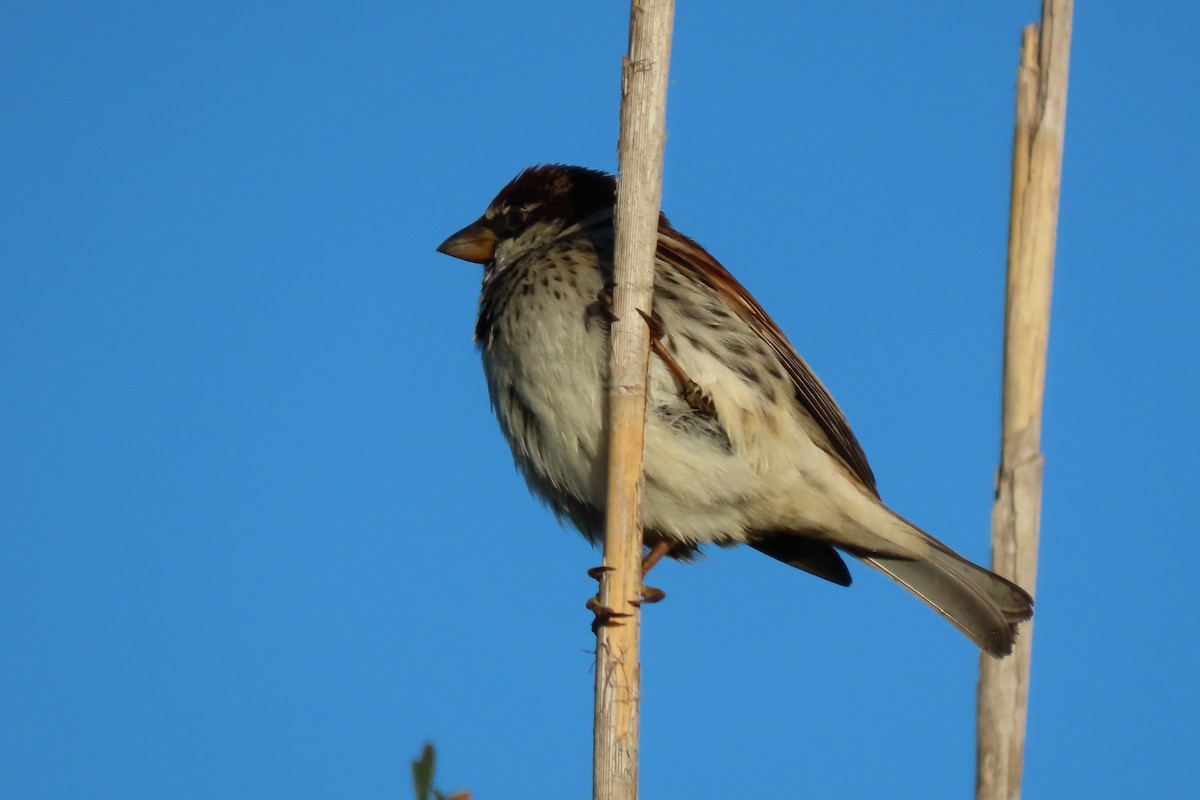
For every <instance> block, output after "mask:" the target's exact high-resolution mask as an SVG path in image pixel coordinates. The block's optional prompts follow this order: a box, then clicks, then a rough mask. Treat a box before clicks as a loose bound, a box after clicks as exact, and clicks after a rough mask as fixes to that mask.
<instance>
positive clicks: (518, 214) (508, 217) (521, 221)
mask: <svg viewBox="0 0 1200 800" xmlns="http://www.w3.org/2000/svg"><path fill="white" fill-rule="evenodd" d="M525 218H526V212H525V209H524V208H522V207H520V206H514V207H512V208H507V209H505V210H504V227H505V228H506V229H507V230H509V231H511V232H513V233H516V232H517V231H519V230H521V229H522V228H524V227H525Z"/></svg>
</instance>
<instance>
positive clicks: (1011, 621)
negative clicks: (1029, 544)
mask: <svg viewBox="0 0 1200 800" xmlns="http://www.w3.org/2000/svg"><path fill="white" fill-rule="evenodd" d="M922 534H923V535H924V536H926V538H927V539H928V541H929V543H930V545H931V546H930V549H929V554H928V555H926V556H924V557H922V558H919V559H902V558H891V557H887V556H878V555H877V556H868V557H865V558H863V561H865V562H866V563H867V564H869V565H871V566H872V567H875V568H876V569H878V570H880V571H881V572H883V573H885V574H886V575H888V576H889V577H891V578H892V579H893V580H895V581H896V582H898V583H899V584H901V585H902V586H904V587H905V588H906V589H908V590H909V591H910V592H912V593H913V594H915V595H916V596H917V597H919V598H921V599H922V600H924V601H925V602H926V603H928V604H929V605H930V606H931V607H932V608H933V609H934V610H935V611H937V612H938V613H939V614H941V615H942V616H943V617H945V618H946V619H947V620H949V621H950V622H951V624H953V625H954V626H955V627H956V628H958V629H959V630H960V631H962V632H963V633H965V634H966V635H967V636H968V637H970V639H971V640H972V641H973V642H975V644H977V645H979V647H980V648H982V649H983V650H985V651H987V652H988V653H990V654H991V655H993V656H996V657H997V658H1000V657H1003V656H1006V655H1008V654H1009V653H1011V652H1012V649H1013V642H1014V641H1015V640H1016V635H1017V625H1019V624H1020V623H1021V622H1024V621H1025V620H1027V619H1029V618H1030V617H1031V616H1033V598H1031V597H1030V596H1029V594H1028V593H1027V592H1026V591H1025V590H1024V589H1022V588H1021V587H1020V586H1017V585H1016V584H1015V583H1012V582H1011V581H1008V580H1006V579H1004V578H1001V577H1000V576H999V575H996V574H995V573H993V572H989V571H988V570H986V569H984V568H983V567H980V566H976V565H975V564H972V563H971V562H970V561H967V560H966V559H965V558H963V557H961V556H959V555H958V554H957V553H955V552H954V551H952V550H950V549H949V548H948V547H946V546H945V545H943V544H942V543H941V542H939V541H937V540H936V539H934V538H933V537H932V536H929V535H928V534H924V533H923V532H922Z"/></svg>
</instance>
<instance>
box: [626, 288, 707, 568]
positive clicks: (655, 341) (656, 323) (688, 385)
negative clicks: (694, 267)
mask: <svg viewBox="0 0 1200 800" xmlns="http://www.w3.org/2000/svg"><path fill="white" fill-rule="evenodd" d="M637 312H638V313H639V314H641V315H642V319H644V320H646V325H648V326H649V327H650V350H651V351H653V353H654V354H655V355H656V356H658V357H659V358H661V359H662V362H663V364H665V365H666V367H667V369H668V370H670V372H671V374H672V375H674V376H675V380H677V381H679V388H680V389H681V390H682V392H683V399H684V400H686V401H687V404H688V405H689V406H691V407H692V409H693V410H695V411H696V413H697V414H703V415H704V416H706V417H715V416H716V415H717V407H716V405H715V404H714V403H713V399H712V398H711V397H709V396H708V393H707V392H705V391H704V389H702V388H700V384H698V383H696V382H695V381H694V380H692V379H691V378H690V377H688V374H687V373H686V372H684V371H683V367H681V366H679V362H678V361H676V360H675V356H673V355H671V351H670V350H668V349H667V348H666V346H665V345H664V344H663V343H662V340H663V337H664V336H665V333H664V331H663V325H662V320H661V319H659V318H658V315H651V314H647V313H646V312H645V311H642V310H641V309H640V308H639V309H638V310H637ZM661 557H662V556H659V558H661ZM656 560H657V559H656Z"/></svg>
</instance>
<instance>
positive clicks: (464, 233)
mask: <svg viewBox="0 0 1200 800" xmlns="http://www.w3.org/2000/svg"><path fill="white" fill-rule="evenodd" d="M438 252H439V253H445V254H446V255H448V256H454V257H455V258H461V259H462V260H463V261H472V262H474V263H476V264H486V263H488V262H489V261H491V260H492V259H493V258H495V257H496V234H495V232H494V231H493V230H492V229H491V228H490V227H488V226H487V224H485V223H484V221H483V220H482V219H478V220H476V221H475V222H472V223H471V224H470V225H468V226H467V227H465V228H463V229H462V230H461V231H459V232H458V233H456V234H454V235H453V236H451V237H450V238H449V239H447V240H446V241H444V242H442V243H441V244H440V245H438Z"/></svg>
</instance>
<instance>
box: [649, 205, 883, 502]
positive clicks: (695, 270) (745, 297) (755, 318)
mask: <svg viewBox="0 0 1200 800" xmlns="http://www.w3.org/2000/svg"><path fill="white" fill-rule="evenodd" d="M658 257H659V258H661V259H663V260H664V261H666V262H669V263H671V264H674V265H675V266H676V267H678V268H679V269H681V270H684V271H685V272H689V273H691V274H693V275H695V276H696V277H697V278H698V279H699V280H701V281H703V282H704V283H705V284H707V285H708V286H710V287H711V288H712V289H713V290H714V291H715V292H717V294H718V295H720V296H721V297H722V298H723V299H724V300H725V302H726V303H727V304H728V306H729V307H730V308H731V309H733V311H735V312H736V313H737V314H738V316H740V317H741V318H742V319H744V320H745V321H746V323H747V324H749V325H750V327H751V328H753V329H754V331H755V333H757V334H758V335H759V337H761V338H762V340H763V341H764V342H766V343H767V345H768V346H770V348H771V350H772V351H774V353H775V355H776V357H777V358H778V359H779V363H780V364H781V365H782V366H783V368H784V370H785V371H786V372H787V374H788V376H789V377H790V378H791V379H792V384H793V385H794V386H795V387H796V399H797V400H799V401H800V403H801V405H803V406H804V409H805V410H806V411H807V412H808V413H809V414H810V415H811V416H812V418H813V420H815V421H816V423H817V425H818V426H819V428H820V430H821V432H822V433H823V434H824V435H825V440H826V441H824V442H821V441H818V442H817V444H818V445H819V446H821V447H822V448H823V449H825V450H826V452H829V453H832V454H834V455H836V456H837V457H838V458H840V459H841V460H842V461H843V462H844V463H845V464H846V466H847V467H849V468H850V470H851V472H853V473H854V475H855V476H856V477H857V478H858V479H859V480H860V481H862V483H863V485H864V486H866V487H867V488H868V489H869V490H870V491H871V492H872V493H874V494H875V495H876V496H878V495H879V491H878V490H877V489H876V488H875V475H874V474H873V473H872V472H871V467H870V465H869V464H867V456H866V453H864V452H863V449H862V445H860V444H859V443H858V439H856V438H855V437H854V433H853V432H852V431H851V430H850V425H849V423H847V422H846V417H845V416H844V415H843V414H842V410H841V409H840V408H838V405H837V403H835V402H834V400H833V397H832V396H831V395H830V394H829V390H828V389H826V388H825V386H824V385H823V384H822V383H821V381H820V380H818V379H817V376H816V375H814V374H813V371H812V370H811V369H810V368H809V366H808V364H805V363H804V359H803V358H801V357H800V354H799V353H797V352H796V348H794V347H792V344H791V342H789V341H788V340H787V337H786V336H784V335H783V331H781V330H779V326H778V325H776V324H775V321H774V320H772V319H771V317H770V316H769V315H768V314H767V312H766V311H764V310H763V307H762V306H760V305H759V304H758V301H756V300H755V299H754V298H753V297H752V296H751V295H750V293H749V292H748V291H746V289H745V287H743V286H742V285H741V284H740V283H738V281H737V278H734V277H733V275H731V274H729V270H727V269H725V267H723V266H721V264H720V262H718V261H717V260H716V259H715V258H713V257H712V256H711V255H709V253H708V251H707V250H705V249H704V248H703V247H701V246H700V245H699V244H697V243H696V242H694V241H692V240H691V239H689V238H688V237H686V236H684V235H683V234H681V233H679V232H678V231H676V230H675V229H674V228H672V227H671V226H670V224H669V223H667V220H666V217H662V218H660V221H659V226H658Z"/></svg>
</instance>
